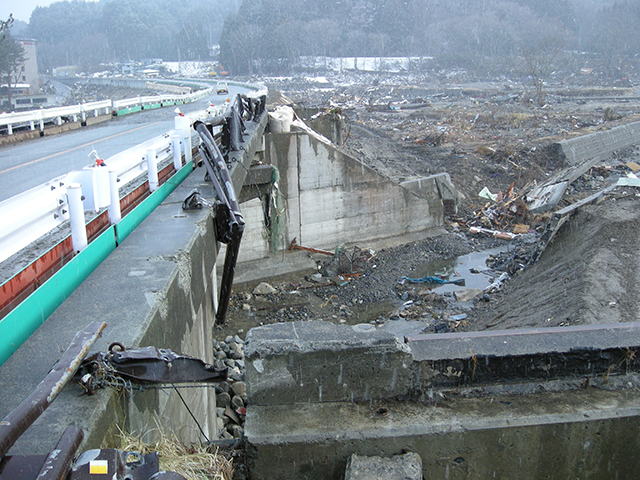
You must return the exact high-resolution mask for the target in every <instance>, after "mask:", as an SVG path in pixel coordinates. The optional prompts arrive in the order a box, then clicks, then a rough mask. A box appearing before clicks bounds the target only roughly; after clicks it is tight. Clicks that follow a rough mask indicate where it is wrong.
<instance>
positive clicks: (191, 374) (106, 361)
mask: <svg viewBox="0 0 640 480" xmlns="http://www.w3.org/2000/svg"><path fill="white" fill-rule="evenodd" d="M79 375H80V385H81V386H82V387H83V388H84V389H85V391H86V392H87V393H88V394H89V395H93V394H94V393H95V391H96V389H98V388H106V387H113V388H127V386H128V382H138V383H189V382H210V381H214V380H220V379H224V378H226V375H227V370H226V367H223V368H215V367H214V366H212V365H207V364H205V363H204V362H203V361H202V360H199V359H197V358H192V357H188V356H186V355H179V354H176V353H174V352H172V351H171V350H169V349H159V348H156V347H144V348H136V349H131V350H125V348H124V347H123V346H122V345H121V344H119V343H113V344H111V346H110V347H109V351H108V352H99V353H95V354H93V355H91V356H90V357H87V358H86V359H85V360H84V361H83V362H82V365H81V368H80V370H79ZM127 389H130V388H127Z"/></svg>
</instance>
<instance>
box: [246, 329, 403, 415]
mask: <svg viewBox="0 0 640 480" xmlns="http://www.w3.org/2000/svg"><path fill="white" fill-rule="evenodd" d="M245 356H246V360H247V372H246V378H247V388H248V392H247V394H248V397H249V404H251V405H279V404H295V403H317V402H336V401H352V400H369V399H375V398H390V397H395V396H397V395H404V394H406V393H407V391H408V390H409V388H410V386H411V382H412V378H413V371H412V369H411V365H412V357H411V354H410V353H409V350H408V349H407V348H406V346H405V345H403V344H401V343H400V342H398V340H397V339H396V337H395V336H394V335H392V334H390V333H388V332H384V331H381V330H378V329H376V328H375V327H373V326H372V325H369V324H362V325H355V326H349V325H334V324H331V323H327V322H320V321H310V322H296V323H279V324H275V325H265V326H263V327H258V328H253V329H251V330H250V331H249V332H248V334H247V339H246V344H245Z"/></svg>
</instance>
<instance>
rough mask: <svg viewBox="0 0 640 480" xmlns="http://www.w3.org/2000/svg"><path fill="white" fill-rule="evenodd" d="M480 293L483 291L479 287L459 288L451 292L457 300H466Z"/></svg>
mask: <svg viewBox="0 0 640 480" xmlns="http://www.w3.org/2000/svg"><path fill="white" fill-rule="evenodd" d="M482 294H483V291H482V290H481V289H479V288H461V289H460V290H456V291H455V292H454V293H453V295H454V296H455V297H456V300H457V301H458V302H468V301H470V300H473V299H474V298H476V297H477V296H479V295H482Z"/></svg>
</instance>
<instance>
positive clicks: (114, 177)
mask: <svg viewBox="0 0 640 480" xmlns="http://www.w3.org/2000/svg"><path fill="white" fill-rule="evenodd" d="M109 198H110V200H111V202H110V203H109V222H111V225H115V224H116V223H118V222H119V221H120V220H122V211H121V209H120V190H119V189H118V172H117V171H116V170H109Z"/></svg>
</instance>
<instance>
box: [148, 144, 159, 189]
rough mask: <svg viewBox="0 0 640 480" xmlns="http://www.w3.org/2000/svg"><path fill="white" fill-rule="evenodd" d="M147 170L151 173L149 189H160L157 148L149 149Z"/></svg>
mask: <svg viewBox="0 0 640 480" xmlns="http://www.w3.org/2000/svg"><path fill="white" fill-rule="evenodd" d="M147 172H148V173H149V191H151V192H155V191H156V190H157V189H158V164H157V163H156V149H155V148H148V149H147Z"/></svg>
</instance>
